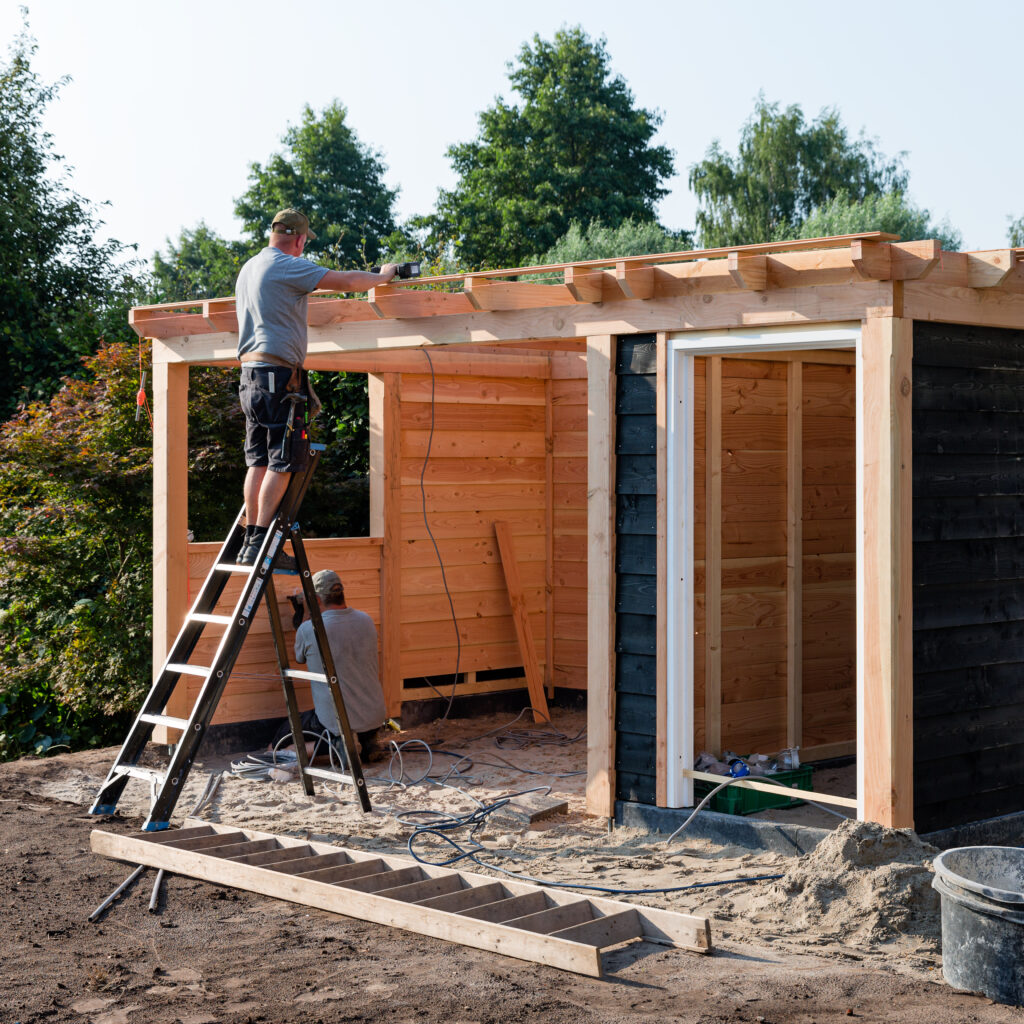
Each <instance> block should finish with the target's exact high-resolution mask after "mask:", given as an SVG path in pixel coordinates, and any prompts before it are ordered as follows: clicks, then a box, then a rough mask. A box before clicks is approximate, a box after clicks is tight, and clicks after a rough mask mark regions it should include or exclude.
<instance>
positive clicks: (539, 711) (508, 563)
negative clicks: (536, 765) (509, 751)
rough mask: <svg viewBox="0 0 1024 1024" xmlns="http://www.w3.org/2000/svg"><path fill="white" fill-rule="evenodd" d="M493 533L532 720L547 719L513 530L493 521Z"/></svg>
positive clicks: (548, 716)
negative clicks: (510, 610) (528, 694)
mask: <svg viewBox="0 0 1024 1024" xmlns="http://www.w3.org/2000/svg"><path fill="white" fill-rule="evenodd" d="M494 536H495V539H496V540H497V541H498V554H499V555H500V557H501V568H502V571H503V572H504V574H505V588H506V589H507V590H508V600H509V604H510V605H511V606H512V621H513V623H514V624H515V627H516V638H517V639H518V641H519V653H520V654H521V655H522V659H523V670H524V671H525V672H526V685H527V687H528V688H529V691H530V706H531V707H532V708H533V720H534V721H535V722H550V721H551V717H550V715H549V714H548V702H547V700H545V698H544V677H543V675H542V674H541V671H540V659H539V658H538V657H537V648H536V646H535V645H534V643H533V633H532V632H531V631H530V615H529V612H528V610H527V608H526V598H525V597H524V596H523V583H522V578H521V576H520V574H519V562H518V561H517V560H516V548H515V543H514V542H513V540H512V530H511V528H510V527H509V525H508V523H504V522H496V523H495V524H494Z"/></svg>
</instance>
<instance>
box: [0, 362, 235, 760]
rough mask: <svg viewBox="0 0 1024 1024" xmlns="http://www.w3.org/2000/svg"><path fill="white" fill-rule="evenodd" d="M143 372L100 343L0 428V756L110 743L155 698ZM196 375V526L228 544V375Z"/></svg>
mask: <svg viewBox="0 0 1024 1024" xmlns="http://www.w3.org/2000/svg"><path fill="white" fill-rule="evenodd" d="M148 368H149V353H148V349H146V348H140V347H139V346H138V345H137V344H135V345H129V344H124V343H116V344H110V345H103V346H101V347H100V349H99V351H98V352H97V353H96V354H95V355H92V356H89V357H86V359H85V360H84V361H83V366H82V372H83V377H84V379H72V378H68V379H66V380H65V382H64V384H63V386H62V387H61V389H60V390H59V391H58V392H57V394H56V395H54V396H53V398H52V399H51V400H50V401H49V402H46V403H44V402H36V403H32V404H30V405H28V406H27V407H25V408H23V409H22V410H21V411H19V413H18V414H17V415H16V416H15V417H14V418H13V419H11V420H10V421H8V422H7V423H5V424H4V425H3V426H2V427H0V550H2V551H3V558H2V559H0V708H2V709H3V710H0V759H3V758H4V757H5V756H12V755H16V754H18V753H20V752H22V751H24V750H26V749H28V750H38V749H39V748H41V749H42V750H43V751H45V750H46V749H48V748H49V746H51V745H53V744H54V743H55V742H60V743H70V744H73V745H76V746H80V745H83V744H84V745H88V744H89V743H93V742H95V743H101V742H109V741H111V740H114V739H116V738H118V733H119V732H121V731H123V729H124V726H125V716H126V714H128V713H129V712H130V711H131V710H132V709H133V708H134V707H135V706H136V704H137V702H138V700H139V699H140V697H141V696H142V694H143V693H144V692H145V691H146V689H148V680H149V677H150V656H151V637H150V633H151V601H152V547H151V540H150V538H151V536H152V520H151V516H152V512H151V508H152V504H151V503H152V447H153V446H152V432H151V428H150V424H149V422H148V419H147V418H146V417H142V418H141V419H140V420H138V421H136V420H135V408H136V405H135V394H136V390H137V388H138V381H139V373H140V370H141V369H148ZM189 377H190V380H189V385H190V387H189V397H190V412H191V416H190V423H189V476H190V482H189V524H190V526H191V527H192V528H193V530H194V531H195V532H196V534H197V536H200V537H204V536H214V537H215V536H223V534H224V533H225V532H226V530H227V526H228V524H229V523H230V522H231V521H232V519H233V517H234V516H235V514H236V513H237V512H238V508H239V506H240V504H241V486H242V475H243V473H244V467H242V466H241V465H240V462H241V459H240V458H239V450H238V449H239V445H240V438H241V437H242V435H243V433H244V424H243V420H242V416H241V411H240V410H239V408H238V403H237V399H236V397H235V396H234V394H233V392H232V389H231V387H230V386H229V382H230V381H231V380H232V379H233V378H234V374H233V373H232V372H231V371H230V370H224V369H219V368H200V369H196V370H193V372H192V373H190V375H189ZM40 708H43V709H44V710H43V711H42V713H41V714H38V715H36V712H37V710H38V709H40ZM33 715H35V716H36V717H35V718H33V717H32V716H33ZM12 723H13V726H14V727H13V728H12ZM47 741H49V742H47Z"/></svg>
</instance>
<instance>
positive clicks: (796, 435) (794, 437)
mask: <svg viewBox="0 0 1024 1024" xmlns="http://www.w3.org/2000/svg"><path fill="white" fill-rule="evenodd" d="M803 466H804V451H803V363H801V362H799V361H797V360H794V361H793V362H791V363H789V364H788V365H787V374H786V520H787V521H786V746H787V747H798V746H800V744H801V742H802V740H803V682H802V673H803V656H804V652H803V615H804V612H803V569H804V557H803V556H804V550H803V494H804V487H803V483H804V481H803Z"/></svg>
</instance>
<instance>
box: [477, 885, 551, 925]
mask: <svg viewBox="0 0 1024 1024" xmlns="http://www.w3.org/2000/svg"><path fill="white" fill-rule="evenodd" d="M547 906H548V897H547V896H546V895H545V894H544V893H543V892H540V891H539V890H538V891H535V892H528V893H521V894H519V895H516V896H509V897H507V898H506V899H501V900H497V901H496V902H494V903H485V904H484V905H483V906H479V907H467V908H466V909H465V910H460V911H458V915H459V917H471V918H473V919H474V920H476V921H492V922H494V923H495V924H500V923H501V922H503V921H511V920H512V919H513V918H517V917H522V916H523V915H524V914H532V913H535V912H537V911H539V910H544V909H546V908H547Z"/></svg>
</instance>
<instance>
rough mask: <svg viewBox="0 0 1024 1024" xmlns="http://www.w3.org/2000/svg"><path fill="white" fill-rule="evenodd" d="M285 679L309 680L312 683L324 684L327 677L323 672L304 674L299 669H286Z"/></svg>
mask: <svg viewBox="0 0 1024 1024" xmlns="http://www.w3.org/2000/svg"><path fill="white" fill-rule="evenodd" d="M284 676H285V679H309V680H310V681H311V682H314V683H326V682H327V676H326V675H324V673H323V672H305V671H303V670H302V669H299V668H286V669H285V670H284Z"/></svg>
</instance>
